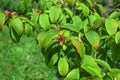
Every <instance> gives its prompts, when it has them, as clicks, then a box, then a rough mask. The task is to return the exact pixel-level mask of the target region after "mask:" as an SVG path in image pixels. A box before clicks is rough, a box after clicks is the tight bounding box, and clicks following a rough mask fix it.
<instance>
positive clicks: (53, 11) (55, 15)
mask: <svg viewBox="0 0 120 80" xmlns="http://www.w3.org/2000/svg"><path fill="white" fill-rule="evenodd" d="M61 12H62V10H61V8H60V7H59V6H52V7H51V8H50V11H49V16H50V20H51V22H52V23H56V22H57V20H58V19H59V17H60V15H61Z"/></svg>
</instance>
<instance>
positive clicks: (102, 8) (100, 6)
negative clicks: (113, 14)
mask: <svg viewBox="0 0 120 80" xmlns="http://www.w3.org/2000/svg"><path fill="white" fill-rule="evenodd" d="M96 5H97V7H98V9H99V10H100V12H102V13H105V12H106V9H105V8H104V7H103V5H101V4H96Z"/></svg>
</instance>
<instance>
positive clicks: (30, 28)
mask: <svg viewBox="0 0 120 80" xmlns="http://www.w3.org/2000/svg"><path fill="white" fill-rule="evenodd" d="M32 32H33V30H32V26H31V25H30V24H28V23H25V33H26V34H27V36H29V35H30V34H31V33H32Z"/></svg>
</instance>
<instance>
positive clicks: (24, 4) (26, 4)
mask: <svg viewBox="0 0 120 80" xmlns="http://www.w3.org/2000/svg"><path fill="white" fill-rule="evenodd" d="M23 6H24V8H25V9H28V0H23Z"/></svg>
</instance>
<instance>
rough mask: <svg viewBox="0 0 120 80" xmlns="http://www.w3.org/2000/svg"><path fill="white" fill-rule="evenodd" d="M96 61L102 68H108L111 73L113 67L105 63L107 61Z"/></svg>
mask: <svg viewBox="0 0 120 80" xmlns="http://www.w3.org/2000/svg"><path fill="white" fill-rule="evenodd" d="M95 61H96V62H97V64H99V65H100V66H102V67H104V68H106V69H107V70H109V71H110V70H111V67H110V65H109V64H108V63H107V62H105V61H103V60H101V59H96V60H95Z"/></svg>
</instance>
